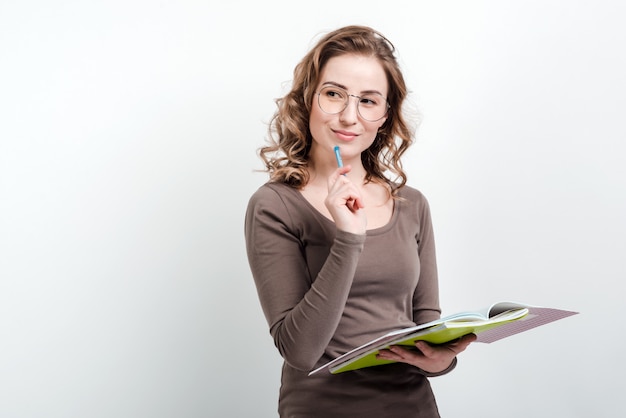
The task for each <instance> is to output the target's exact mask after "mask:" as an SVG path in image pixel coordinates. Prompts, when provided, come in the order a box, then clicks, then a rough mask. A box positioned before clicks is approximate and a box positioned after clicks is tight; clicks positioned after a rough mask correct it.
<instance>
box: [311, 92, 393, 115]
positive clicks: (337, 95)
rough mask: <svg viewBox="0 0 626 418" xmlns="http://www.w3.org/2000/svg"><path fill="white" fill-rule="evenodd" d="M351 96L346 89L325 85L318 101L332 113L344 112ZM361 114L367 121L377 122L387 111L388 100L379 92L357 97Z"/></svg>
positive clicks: (323, 109)
mask: <svg viewBox="0 0 626 418" xmlns="http://www.w3.org/2000/svg"><path fill="white" fill-rule="evenodd" d="M350 97H356V96H351V95H349V94H348V93H347V92H346V91H345V90H342V89H340V88H337V87H324V88H323V89H322V90H320V92H319V94H318V103H319V106H320V109H322V111H323V112H325V113H329V114H331V115H334V114H337V113H340V112H343V111H344V109H345V108H346V107H347V106H348V100H349V98H350ZM356 98H357V100H358V102H357V106H358V107H357V109H358V111H359V115H361V117H362V118H363V119H365V120H367V121H370V122H375V121H377V120H379V119H381V118H383V117H384V116H385V114H386V113H387V100H385V98H384V97H383V96H382V95H380V94H377V93H373V94H365V95H363V96H359V97H356Z"/></svg>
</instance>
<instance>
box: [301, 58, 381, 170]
mask: <svg viewBox="0 0 626 418" xmlns="http://www.w3.org/2000/svg"><path fill="white" fill-rule="evenodd" d="M326 88H330V89H326ZM323 89H326V90H324V91H325V93H323V94H324V96H325V97H326V99H328V100H327V101H337V100H339V99H338V98H339V97H341V96H346V95H347V97H348V105H347V107H346V108H345V109H344V110H343V111H339V112H338V113H335V114H331V113H327V112H328V110H329V109H325V110H326V112H325V111H323V110H322V109H321V108H320V105H319V100H320V97H319V94H318V93H320V91H322V90H323ZM387 89H388V84H387V77H386V75H385V71H384V70H383V67H382V65H381V64H380V63H379V62H378V60H377V59H376V58H373V57H369V56H362V55H354V54H347V55H340V56H337V57H334V58H331V59H330V60H328V62H327V63H326V65H325V67H324V68H323V70H322V73H321V75H320V82H319V84H318V86H317V89H316V91H315V93H316V94H314V95H313V103H312V104H311V115H310V118H309V129H310V130H311V135H312V137H313V143H312V145H311V153H310V156H311V158H312V159H314V160H316V161H323V160H326V159H329V160H334V154H333V148H334V147H335V146H336V145H339V147H340V148H341V154H342V156H343V158H344V160H350V159H352V160H354V161H357V160H356V157H360V155H361V153H362V152H363V151H365V150H366V149H368V148H369V147H370V145H372V143H373V142H374V140H375V139H376V134H377V132H378V128H380V127H381V126H382V125H383V123H385V121H386V120H387V113H386V109H387V102H386V99H385V98H386V97H387ZM354 96H359V97H360V98H359V97H354ZM369 98H378V99H381V100H382V101H383V102H382V105H384V106H385V108H384V110H383V111H382V113H381V114H382V115H383V117H382V118H380V119H378V120H376V121H373V122H372V121H369V120H367V119H365V118H364V117H363V116H362V115H365V116H366V117H368V116H370V117H368V119H374V118H375V117H371V114H372V109H371V106H372V105H373V104H372V103H373V101H371V100H369ZM378 99H377V104H380V103H381V102H380V100H378ZM323 103H324V101H323ZM335 105H336V106H337V107H336V108H334V107H332V106H334V105H331V108H330V110H331V111H332V110H335V109H339V108H341V107H342V106H341V105H340V104H339V105H337V104H336V103H335ZM357 105H358V107H359V109H360V112H359V110H358V109H357ZM368 106H369V107H370V109H367V107H368ZM327 107H328V105H327ZM374 113H375V112H374ZM377 115H378V114H377ZM376 117H378V116H376ZM358 161H360V158H359V160H358Z"/></svg>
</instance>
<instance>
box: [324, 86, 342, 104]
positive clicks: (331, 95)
mask: <svg viewBox="0 0 626 418" xmlns="http://www.w3.org/2000/svg"><path fill="white" fill-rule="evenodd" d="M322 93H323V94H324V96H326V97H327V98H328V99H330V100H333V101H335V100H336V101H343V100H345V98H346V93H344V92H342V91H341V90H337V89H330V88H327V89H324V90H323V92H322Z"/></svg>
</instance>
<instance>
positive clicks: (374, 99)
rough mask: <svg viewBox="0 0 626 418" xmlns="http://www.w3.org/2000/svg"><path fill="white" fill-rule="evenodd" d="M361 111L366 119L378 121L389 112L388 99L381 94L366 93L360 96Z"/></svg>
mask: <svg viewBox="0 0 626 418" xmlns="http://www.w3.org/2000/svg"><path fill="white" fill-rule="evenodd" d="M359 113H360V114H361V117H362V118H363V119H365V120H369V121H371V122H374V121H377V120H379V119H381V118H382V117H383V116H385V113H387V101H386V100H385V98H384V97H383V96H381V95H380V94H376V93H374V94H366V95H364V96H361V97H360V98H359Z"/></svg>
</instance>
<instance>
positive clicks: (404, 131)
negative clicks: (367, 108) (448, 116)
mask: <svg viewBox="0 0 626 418" xmlns="http://www.w3.org/2000/svg"><path fill="white" fill-rule="evenodd" d="M345 54H357V55H364V56H371V57H374V58H376V59H377V60H378V61H379V62H380V63H381V65H382V67H383V69H384V71H385V74H386V76H387V82H388V84H389V92H388V95H387V101H388V103H389V110H388V114H387V120H386V121H385V123H384V124H383V126H382V127H381V128H380V129H379V132H378V135H377V137H376V140H375V141H374V143H373V144H372V145H371V146H370V147H369V148H368V149H367V150H366V151H364V152H363V153H362V154H361V161H362V162H363V166H364V167H365V170H366V173H367V174H366V177H365V181H366V182H372V181H374V182H381V183H386V184H387V185H389V186H390V189H391V190H392V191H393V192H392V193H393V195H395V194H396V192H397V190H398V189H400V188H401V187H402V186H404V185H405V184H406V181H407V177H406V173H405V172H404V170H403V168H402V163H401V161H400V157H401V156H402V154H404V152H405V151H406V150H407V149H408V147H409V146H410V145H411V144H412V143H413V133H412V131H411V129H410V128H409V126H408V124H407V123H406V121H405V118H404V117H403V112H402V105H403V103H404V100H405V98H406V96H407V87H406V84H405V82H404V77H403V75H402V72H401V70H400V66H399V64H398V62H397V60H396V57H395V55H394V54H395V47H394V46H393V44H392V43H391V42H390V41H389V40H388V39H387V38H385V37H384V36H383V35H382V34H381V33H380V32H378V31H376V30H374V29H372V28H370V27H367V26H355V25H353V26H346V27H343V28H340V29H337V30H334V31H332V32H330V33H328V34H326V35H325V36H324V37H322V38H321V39H320V40H319V42H318V43H317V44H316V45H315V46H314V47H313V48H312V49H311V50H310V51H309V52H308V53H307V54H306V55H305V57H304V58H303V59H302V61H300V63H298V65H297V66H296V67H295V69H294V73H293V82H292V86H291V91H290V92H289V93H287V94H286V95H285V96H284V97H282V98H279V99H276V105H277V106H278V110H277V111H276V113H274V116H273V117H272V119H271V122H270V126H269V145H267V146H264V147H261V148H260V149H259V156H260V157H261V159H262V160H263V161H264V163H265V171H267V172H268V173H269V175H270V180H271V181H274V182H282V183H286V184H288V185H290V186H292V187H295V188H297V189H301V188H303V187H304V186H305V185H306V184H307V183H308V181H309V173H308V170H307V166H308V161H309V151H310V149H311V143H312V137H311V132H310V130H309V116H310V112H311V103H312V102H313V100H312V98H313V95H314V94H315V89H316V87H317V85H318V82H319V77H320V74H321V72H322V69H323V68H324V65H326V63H327V62H328V60H330V59H331V58H333V57H336V56H340V55H345ZM387 173H392V174H393V175H394V178H393V179H391V178H389V177H388V176H387V175H386V174H387Z"/></svg>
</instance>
